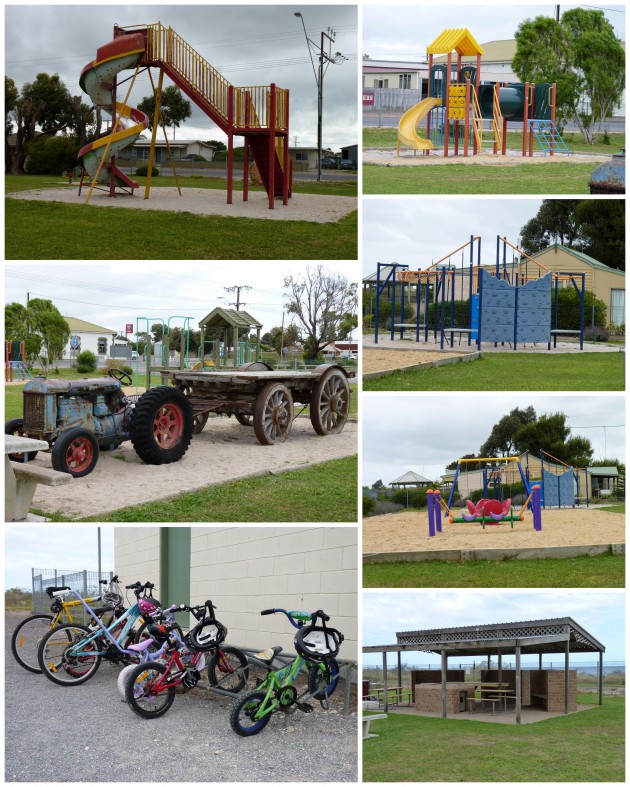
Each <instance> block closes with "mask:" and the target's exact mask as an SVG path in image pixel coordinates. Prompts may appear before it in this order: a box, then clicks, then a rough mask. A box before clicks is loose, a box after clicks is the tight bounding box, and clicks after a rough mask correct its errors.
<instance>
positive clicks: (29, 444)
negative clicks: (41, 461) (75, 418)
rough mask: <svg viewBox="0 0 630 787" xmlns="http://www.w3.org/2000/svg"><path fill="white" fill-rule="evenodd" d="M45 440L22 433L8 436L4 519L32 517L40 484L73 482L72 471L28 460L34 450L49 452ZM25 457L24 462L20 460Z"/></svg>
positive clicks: (5, 460)
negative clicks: (63, 471) (64, 471)
mask: <svg viewBox="0 0 630 787" xmlns="http://www.w3.org/2000/svg"><path fill="white" fill-rule="evenodd" d="M48 448H49V445H48V443H47V442H46V441H45V440H34V439H33V438H32V437H23V436H22V435H5V436H4V521H5V522H20V521H22V520H24V519H26V517H27V516H28V512H29V509H30V507H31V503H32V502H33V495H34V494H35V490H36V489H37V484H44V485H45V486H62V485H63V484H69V483H70V481H72V476H71V475H69V474H68V473H60V472H59V471H57V470H52V469H50V468H48V467H41V466H39V465H33V464H31V463H30V462H27V461H25V459H26V458H27V456H28V454H29V453H30V452H31V451H47V450H48ZM18 459H21V461H18Z"/></svg>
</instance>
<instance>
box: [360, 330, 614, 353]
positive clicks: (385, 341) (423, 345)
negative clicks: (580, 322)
mask: <svg viewBox="0 0 630 787" xmlns="http://www.w3.org/2000/svg"><path fill="white" fill-rule="evenodd" d="M446 333H447V334H448V333H449V331H448V330H447V331H446ZM407 336H409V338H408V339H400V338H398V335H396V338H395V339H394V340H393V341H392V340H391V339H390V338H389V334H388V335H387V336H385V335H384V332H383V333H381V334H380V336H379V340H378V344H375V342H374V334H373V333H371V334H364V336H363V338H362V345H363V347H364V348H365V349H366V350H369V349H372V348H378V349H381V350H385V351H387V350H388V349H391V350H414V349H415V350H420V349H422V350H424V351H426V352H430V351H431V350H432V349H434V350H438V349H439V348H440V342H439V339H438V341H435V340H434V339H433V337H432V336H429V341H428V342H425V341H424V337H423V336H422V333H421V334H420V339H421V340H420V342H416V337H415V333H411V332H410V333H408V334H407ZM449 340H450V336H449ZM476 349H477V344H476V342H472V344H471V345H470V349H469V347H468V339H467V338H466V337H465V336H462V339H461V341H460V339H459V337H458V335H457V331H455V347H454V348H453V349H451V348H450V347H446V346H445V347H444V350H443V352H445V353H460V354H461V353H462V352H469V351H474V350H476ZM481 350H482V352H484V353H512V355H514V349H513V348H512V347H511V346H510V345H509V344H508V343H507V342H506V343H505V344H503V345H501V344H499V345H498V346H497V347H495V346H494V345H493V343H492V342H483V343H482V345H481ZM623 351H625V345H619V344H606V342H584V350H583V351H582V350H580V342H579V336H578V337H577V340H576V341H573V342H566V341H560V340H558V342H557V345H556V347H552V348H551V350H548V349H547V342H541V343H539V344H524V345H521V344H519V347H518V352H520V353H536V354H539V355H540V354H545V355H552V354H553V353H563V354H564V353H580V352H585V353H619V352H623Z"/></svg>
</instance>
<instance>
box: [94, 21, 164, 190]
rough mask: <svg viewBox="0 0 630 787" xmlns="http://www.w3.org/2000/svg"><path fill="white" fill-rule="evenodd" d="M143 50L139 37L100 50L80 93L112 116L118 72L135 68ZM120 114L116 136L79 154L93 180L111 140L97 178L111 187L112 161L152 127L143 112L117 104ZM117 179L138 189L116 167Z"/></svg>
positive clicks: (101, 140)
mask: <svg viewBox="0 0 630 787" xmlns="http://www.w3.org/2000/svg"><path fill="white" fill-rule="evenodd" d="M144 48H145V43H144V36H143V35H142V34H141V33H138V34H135V35H127V36H122V37H121V38H117V39H116V40H114V41H111V42H110V43H109V44H105V46H102V47H100V48H99V49H98V50H97V52H96V60H94V61H93V62H92V63H88V64H87V66H86V67H85V68H84V69H83V71H82V72H81V78H80V80H79V84H80V85H81V89H82V90H83V91H84V92H86V93H87V94H88V96H89V97H90V98H91V99H92V103H93V104H94V105H95V106H101V107H103V108H104V109H105V110H106V111H109V113H110V114H113V111H114V110H113V101H112V100H113V96H112V80H113V78H114V77H115V76H116V74H118V72H119V71H122V70H123V69H125V68H135V67H136V65H137V64H138V61H139V60H140V58H141V57H142V55H143V54H144ZM119 114H120V120H119V121H118V126H117V127H116V129H115V130H114V134H113V136H112V135H111V134H106V135H105V136H103V137H101V138H100V139H97V140H95V141H94V142H90V144H89V145H86V146H85V147H84V148H81V150H80V151H79V160H81V161H82V162H83V167H84V168H85V170H86V172H88V173H89V175H90V177H91V178H94V176H95V175H96V172H97V170H98V168H99V165H100V163H101V160H102V158H103V156H104V155H105V150H106V149H107V143H108V142H109V141H110V138H111V144H110V146H109V149H108V150H107V161H106V162H105V164H104V165H103V167H101V171H100V173H99V176H98V182H99V183H109V180H110V170H111V159H112V158H113V157H114V156H115V155H116V154H117V153H118V152H119V151H120V150H122V149H123V148H126V147H127V146H128V145H133V143H134V142H135V141H136V139H137V138H138V136H139V135H140V134H141V133H142V132H143V131H144V130H145V129H147V128H148V127H149V118H148V117H147V116H146V115H145V114H144V112H141V111H140V110H139V109H134V108H133V107H128V106H124V105H123V104H121V103H120V102H119V101H117V102H116V117H118V115H119ZM114 120H115V118H114ZM114 178H115V181H116V185H117V186H123V187H125V186H126V187H128V188H136V189H137V188H138V184H137V183H136V182H135V181H134V180H131V178H128V177H127V175H125V174H124V172H122V171H121V170H119V169H118V167H114Z"/></svg>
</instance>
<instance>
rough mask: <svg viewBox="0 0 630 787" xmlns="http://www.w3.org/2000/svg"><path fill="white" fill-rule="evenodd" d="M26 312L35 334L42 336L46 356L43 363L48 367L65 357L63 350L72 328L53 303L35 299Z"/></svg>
mask: <svg viewBox="0 0 630 787" xmlns="http://www.w3.org/2000/svg"><path fill="white" fill-rule="evenodd" d="M26 310H27V312H28V314H29V323H30V326H31V328H32V330H33V332H34V333H37V334H39V335H40V336H41V339H42V348H43V350H44V354H43V356H42V357H41V361H42V363H43V364H44V365H46V366H48V365H50V364H51V363H53V362H54V361H57V360H59V359H60V358H61V357H62V356H63V349H64V347H65V346H66V343H67V342H68V339H69V338H70V326H69V325H68V323H67V322H66V321H65V320H64V318H63V316H62V315H61V312H60V311H59V309H57V307H56V306H55V305H54V303H53V302H52V301H49V300H45V299H44V298H33V299H32V300H30V301H29V302H28V305H27V307H26Z"/></svg>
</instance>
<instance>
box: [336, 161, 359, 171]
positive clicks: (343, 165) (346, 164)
mask: <svg viewBox="0 0 630 787" xmlns="http://www.w3.org/2000/svg"><path fill="white" fill-rule="evenodd" d="M356 168H357V165H356V164H355V163H354V161H350V160H349V159H346V160H345V161H340V162H339V169H356Z"/></svg>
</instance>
